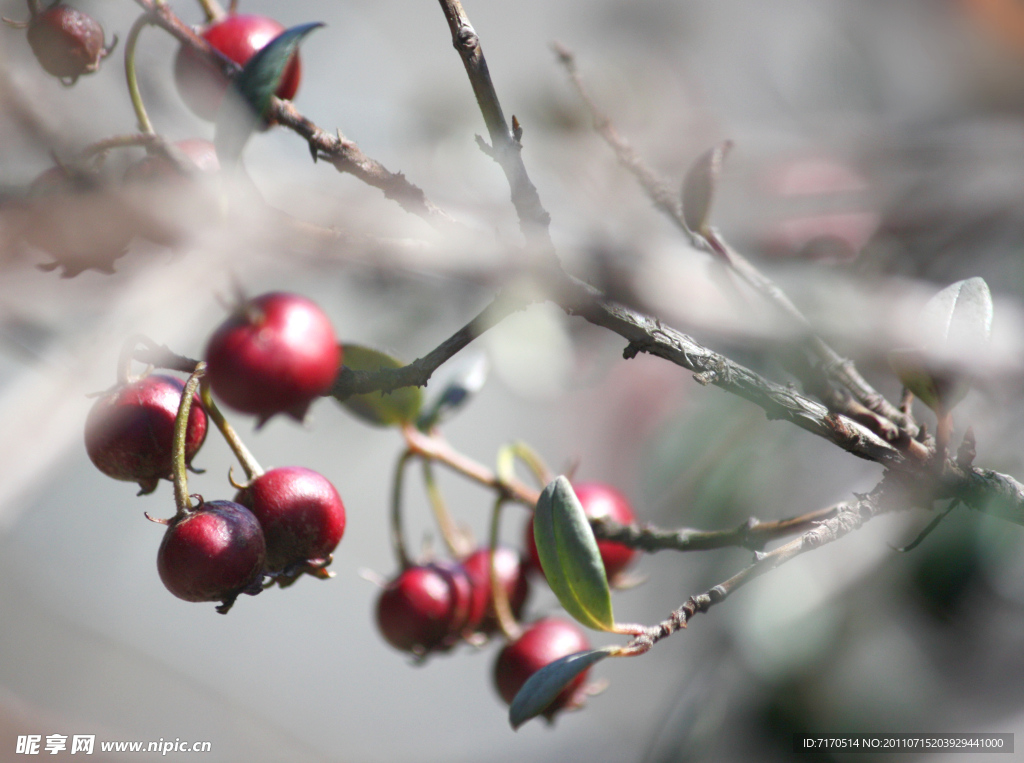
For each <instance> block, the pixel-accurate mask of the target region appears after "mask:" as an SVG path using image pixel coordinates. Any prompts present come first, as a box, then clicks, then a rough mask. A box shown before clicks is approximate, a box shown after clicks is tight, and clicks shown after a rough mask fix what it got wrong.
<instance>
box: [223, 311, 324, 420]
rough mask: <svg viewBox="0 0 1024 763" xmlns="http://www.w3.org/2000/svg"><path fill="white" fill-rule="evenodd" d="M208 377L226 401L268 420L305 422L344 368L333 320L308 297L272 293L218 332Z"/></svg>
mask: <svg viewBox="0 0 1024 763" xmlns="http://www.w3.org/2000/svg"><path fill="white" fill-rule="evenodd" d="M206 362H207V365H208V368H207V372H206V376H207V378H208V379H209V380H210V386H211V387H212V388H213V391H214V392H215V393H216V394H217V396H218V397H220V398H221V399H222V400H223V401H224V402H225V403H227V404H228V405H229V406H231V407H232V408H235V409H236V410H239V411H242V412H243V413H254V414H256V415H257V416H259V417H260V421H261V422H263V421H266V420H267V419H269V418H270V417H271V416H273V415H274V414H275V413H287V414H289V415H291V416H292V417H294V418H296V419H298V420H300V421H301V420H302V419H303V418H304V417H305V415H306V411H307V410H308V409H309V405H310V403H312V402H313V400H314V399H315V398H316V397H318V396H319V395H322V394H324V393H326V392H327V390H328V389H330V386H331V383H332V382H333V381H334V377H335V375H336V374H337V372H338V367H339V365H340V364H341V348H340V347H339V346H338V342H337V340H336V339H335V336H334V329H333V328H331V322H330V321H329V320H328V319H327V316H326V315H324V313H323V311H322V310H321V309H320V308H319V307H317V306H316V305H315V304H313V303H312V302H310V301H309V300H308V299H305V298H304V297H300V296H298V295H295V294H286V293H284V292H272V293H270V294H264V295H263V296H261V297H256V298H255V299H253V300H250V301H249V302H247V303H246V304H245V305H243V306H242V307H240V308H239V309H238V310H236V311H235V313H234V314H233V315H232V316H231V317H229V318H228V319H227V320H226V321H225V322H224V323H222V324H221V325H220V327H219V328H218V329H217V330H216V331H215V332H214V334H213V336H212V337H211V338H210V342H209V344H208V345H207V347H206Z"/></svg>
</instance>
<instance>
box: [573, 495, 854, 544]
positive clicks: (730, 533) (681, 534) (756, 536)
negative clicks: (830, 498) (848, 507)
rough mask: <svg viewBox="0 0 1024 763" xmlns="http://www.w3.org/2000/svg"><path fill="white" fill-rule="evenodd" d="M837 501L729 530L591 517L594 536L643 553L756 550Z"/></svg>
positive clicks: (808, 523)
mask: <svg viewBox="0 0 1024 763" xmlns="http://www.w3.org/2000/svg"><path fill="white" fill-rule="evenodd" d="M844 505H845V504H837V505H835V506H829V507H828V508H824V509H818V510H817V511H811V512H808V513H807V514H802V515H800V516H797V517H789V518H787V519H779V520H776V521H774V522H760V521H758V520H757V519H754V518H753V517H751V518H750V519H748V520H747V521H746V522H744V523H742V524H741V525H739V526H738V527H736V528H734V529H732V530H715V531H709V532H705V531H701V530H693V529H691V528H689V527H684V528H680V529H678V530H660V529H658V528H655V527H650V526H643V527H641V526H638V525H621V524H619V523H617V522H612V521H611V520H609V519H607V518H604V519H591V520H590V526H591V527H592V528H593V529H594V537H596V538H597V539H598V540H609V541H614V542H616V543H621V544H622V545H624V546H629V547H630V548H635V549H638V550H640V551H645V552H647V553H654V552H656V551H664V550H666V549H670V550H673V551H707V550H710V549H714V548H726V547H730V546H736V547H740V548H748V549H750V550H751V551H760V550H761V549H763V548H764V547H765V544H767V543H768V542H770V541H773V540H776V539H778V538H783V537H786V536H788V535H793V534H795V533H801V532H806V531H807V530H809V529H810V528H812V527H814V526H816V525H817V524H818V523H820V522H823V521H825V520H827V519H831V518H833V517H835V516H836V514H837V513H838V512H839V511H840V510H841V509H842V508H843V507H844Z"/></svg>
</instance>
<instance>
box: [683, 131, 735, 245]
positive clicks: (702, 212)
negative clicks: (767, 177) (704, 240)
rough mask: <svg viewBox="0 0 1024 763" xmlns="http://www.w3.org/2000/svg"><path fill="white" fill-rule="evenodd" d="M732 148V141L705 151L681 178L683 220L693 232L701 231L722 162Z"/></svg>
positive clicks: (713, 195)
mask: <svg viewBox="0 0 1024 763" xmlns="http://www.w3.org/2000/svg"><path fill="white" fill-rule="evenodd" d="M731 148H732V141H731V140H727V141H724V142H722V143H719V144H718V145H717V146H715V147H714V148H710V149H708V150H707V151H705V152H704V153H703V154H701V155H700V157H699V158H698V159H697V161H695V162H694V163H693V165H692V166H691V167H690V170H689V172H687V173H686V178H685V179H684V180H683V194H682V196H683V199H682V200H683V220H684V221H685V222H686V227H687V228H689V229H690V230H691V231H693V232H694V233H703V232H704V230H705V228H706V227H707V224H708V219H709V217H710V214H711V203H712V202H713V201H714V199H715V188H716V186H717V185H718V176H719V175H720V174H721V173H722V162H723V161H724V159H725V155H726V154H727V153H728V152H729V149H731Z"/></svg>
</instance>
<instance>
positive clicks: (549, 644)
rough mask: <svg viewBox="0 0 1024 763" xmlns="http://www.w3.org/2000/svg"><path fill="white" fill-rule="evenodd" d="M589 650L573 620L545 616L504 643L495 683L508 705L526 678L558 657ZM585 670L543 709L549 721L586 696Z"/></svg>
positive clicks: (495, 668) (587, 642)
mask: <svg viewBox="0 0 1024 763" xmlns="http://www.w3.org/2000/svg"><path fill="white" fill-rule="evenodd" d="M587 649H590V642H589V641H588V640H587V637H586V635H584V633H583V631H582V630H581V629H580V627H579V626H578V625H576V624H575V623H571V622H569V621H567V620H561V619H558V618H554V617H548V618H545V619H543V620H538V621H537V622H535V623H533V624H532V625H530V626H529V627H528V628H527V629H526V630H525V631H523V634H522V635H521V636H520V637H519V638H518V639H516V640H515V641H513V642H512V643H510V644H508V645H506V646H505V648H504V649H502V650H501V652H500V653H499V654H498V659H497V661H496V662H495V663H494V684H495V686H496V687H497V689H498V694H500V695H501V698H502V699H503V700H505V702H506V703H507V704H509V705H511V704H512V700H513V699H515V696H516V694H518V693H519V690H520V689H521V688H523V684H525V683H526V680H527V679H528V678H529V677H530V676H532V675H533V674H534V673H536V672H537V671H538V670H540V669H541V668H543V667H544V666H545V665H549V664H550V663H552V662H554V661H555V660H557V659H560V658H562V657H566V656H568V655H570V654H575V653H576V652H582V651H584V650H587ZM587 673H589V669H588V670H584V671H583V672H582V673H580V674H579V675H578V676H576V677H575V678H573V680H572V681H571V682H570V683H569V684H568V685H567V686H566V687H565V688H564V689H563V690H562V691H561V693H560V694H559V695H558V696H557V697H555V699H554V701H553V702H552V703H551V704H550V705H549V706H548V708H547V710H545V711H544V717H545V718H547V719H548V720H549V721H550V720H552V719H553V718H554V716H555V714H556V713H557V712H558V711H559V710H564V709H572V708H577V707H580V706H581V705H582V704H583V700H584V697H585V687H584V683H585V681H586V678H587Z"/></svg>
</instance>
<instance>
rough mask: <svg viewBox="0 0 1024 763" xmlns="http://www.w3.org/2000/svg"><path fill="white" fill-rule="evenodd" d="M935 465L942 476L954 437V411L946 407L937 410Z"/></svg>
mask: <svg viewBox="0 0 1024 763" xmlns="http://www.w3.org/2000/svg"><path fill="white" fill-rule="evenodd" d="M935 417H936V419H937V423H936V425H935V464H936V469H937V470H938V471H939V473H940V474H941V473H942V471H943V470H944V469H945V464H946V454H947V453H948V452H949V442H950V440H951V439H952V437H953V411H947V410H946V407H945V406H944V405H941V404H940V405H938V406H936V408H935Z"/></svg>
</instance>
